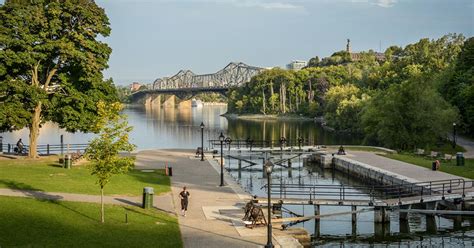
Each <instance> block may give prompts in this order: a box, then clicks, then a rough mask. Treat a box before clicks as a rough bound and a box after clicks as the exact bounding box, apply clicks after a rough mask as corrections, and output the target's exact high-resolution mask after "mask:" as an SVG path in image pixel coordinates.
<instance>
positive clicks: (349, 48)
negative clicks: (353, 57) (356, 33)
mask: <svg viewBox="0 0 474 248" xmlns="http://www.w3.org/2000/svg"><path fill="white" fill-rule="evenodd" d="M346 52H348V53H351V52H352V49H351V40H350V39H347V45H346Z"/></svg>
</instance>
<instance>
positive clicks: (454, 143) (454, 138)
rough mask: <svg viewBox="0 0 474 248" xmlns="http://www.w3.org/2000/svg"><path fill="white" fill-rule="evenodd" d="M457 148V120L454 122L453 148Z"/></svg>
mask: <svg viewBox="0 0 474 248" xmlns="http://www.w3.org/2000/svg"><path fill="white" fill-rule="evenodd" d="M455 148H456V122H453V149H455Z"/></svg>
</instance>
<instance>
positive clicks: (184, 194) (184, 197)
mask: <svg viewBox="0 0 474 248" xmlns="http://www.w3.org/2000/svg"><path fill="white" fill-rule="evenodd" d="M190 197H191V195H190V194H189V192H188V191H187V190H186V186H184V187H183V191H181V193H179V198H181V214H182V215H183V216H186V211H188V200H189V198H190Z"/></svg>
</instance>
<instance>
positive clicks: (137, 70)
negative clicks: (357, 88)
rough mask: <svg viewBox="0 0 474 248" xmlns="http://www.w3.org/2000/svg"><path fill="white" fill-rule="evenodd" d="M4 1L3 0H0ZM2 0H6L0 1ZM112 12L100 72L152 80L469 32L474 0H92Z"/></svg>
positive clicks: (122, 80)
mask: <svg viewBox="0 0 474 248" xmlns="http://www.w3.org/2000/svg"><path fill="white" fill-rule="evenodd" d="M0 1H1V0H0ZM1 2H3V1H1ZM96 2H97V4H99V5H100V6H101V7H103V8H104V9H105V11H106V13H107V15H108V16H109V19H110V23H111V27H112V33H111V35H110V36H109V37H107V38H106V39H105V41H106V42H107V43H108V44H109V45H110V46H111V47H112V49H113V52H112V55H111V58H110V61H109V66H110V67H109V69H107V71H105V73H104V74H105V77H106V78H109V77H112V78H113V79H114V81H115V83H116V84H119V85H127V84H130V83H131V82H133V81H138V82H143V83H151V82H153V81H154V80H155V79H156V78H160V77H163V76H172V75H174V74H175V73H177V72H178V71H179V70H180V69H190V70H192V71H193V72H195V73H198V74H204V73H213V72H216V71H218V70H219V69H221V68H223V67H224V66H226V65H227V64H228V63H229V62H232V61H235V62H244V63H246V64H249V65H253V66H260V67H273V66H280V67H284V66H285V65H286V64H287V63H289V62H291V61H292V60H309V59H310V58H311V57H314V56H319V57H320V58H321V57H325V56H329V55H331V54H332V53H333V52H335V51H339V50H343V49H345V46H346V39H348V38H349V39H351V44H352V50H353V51H363V50H368V49H373V50H376V51H379V50H380V49H381V50H382V51H384V50H385V49H386V48H387V47H389V46H390V45H399V46H405V45H407V44H409V43H413V42H416V41H418V40H419V39H421V38H431V39H433V38H439V37H441V36H443V35H445V34H448V33H463V34H464V35H465V36H466V37H471V36H473V35H474V20H473V15H474V14H473V13H474V1H473V0H96Z"/></svg>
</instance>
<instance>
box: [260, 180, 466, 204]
mask: <svg viewBox="0 0 474 248" xmlns="http://www.w3.org/2000/svg"><path fill="white" fill-rule="evenodd" d="M265 188H267V185H265ZM473 189H474V181H465V180H463V179H451V180H437V181H429V182H420V183H404V184H393V185H361V186H348V185H317V184H316V185H315V184H313V185H310V184H287V183H283V182H282V183H278V184H273V183H272V184H271V194H272V195H273V196H277V197H279V198H280V199H288V198H292V199H294V198H298V199H300V198H301V199H306V200H308V201H314V200H317V199H331V200H338V201H350V200H355V201H369V202H374V201H375V200H388V199H398V201H399V203H400V204H401V202H402V199H404V198H413V199H419V200H420V202H423V200H424V198H426V197H429V196H433V195H436V196H440V197H441V198H442V199H444V198H445V197H446V196H448V195H451V194H457V195H461V196H462V197H465V195H466V192H468V191H471V190H473Z"/></svg>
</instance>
